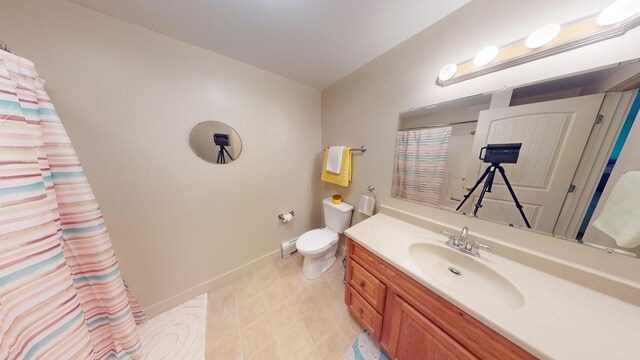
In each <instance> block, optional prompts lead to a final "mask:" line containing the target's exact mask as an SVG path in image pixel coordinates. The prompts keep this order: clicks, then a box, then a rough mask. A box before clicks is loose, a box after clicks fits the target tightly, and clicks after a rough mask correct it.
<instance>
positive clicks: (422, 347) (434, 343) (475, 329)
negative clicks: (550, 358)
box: [345, 238, 535, 360]
mask: <svg viewBox="0 0 640 360" xmlns="http://www.w3.org/2000/svg"><path fill="white" fill-rule="evenodd" d="M346 278H347V283H346V285H345V286H346V288H345V302H346V304H347V306H348V307H349V310H350V311H351V313H352V314H353V315H354V316H355V317H356V318H357V319H358V320H359V321H360V323H361V324H362V326H363V327H365V328H366V329H367V330H368V331H369V332H370V333H371V335H372V337H373V338H375V339H376V340H378V341H379V342H380V345H381V346H382V347H383V348H384V349H385V351H386V352H387V353H388V354H389V355H390V356H391V358H392V359H398V360H416V359H425V360H441V359H461V360H467V359H491V360H493V359H501V360H502V359H505V360H507V359H535V357H534V356H532V355H531V354H529V353H528V352H526V351H524V350H523V349H522V348H520V347H519V346H517V345H515V344H513V343H512V342H510V341H509V340H507V339H506V338H504V337H503V336H501V335H500V334H498V333H496V332H495V331H493V330H492V329H490V328H488V327H486V326H485V325H483V324H482V323H480V322H479V321H478V320H476V319H474V318H473V317H471V316H470V315H468V314H467V313H465V312H464V311H462V310H460V309H458V308H457V307H456V306H454V305H453V304H451V303H449V302H448V301H447V300H445V299H443V298H442V297H440V296H439V295H437V294H436V293H434V292H433V291H431V290H429V289H427V288H426V287H425V286H423V285H421V284H420V283H418V282H417V281H415V280H413V279H412V278H410V277H409V276H407V275H406V274H404V273H403V272H401V271H399V270H397V269H396V268H394V267H393V266H391V265H390V264H388V263H387V262H386V261H384V260H382V259H381V258H379V257H378V256H376V255H375V254H373V253H371V252H370V251H368V250H366V249H365V248H363V247H362V246H360V245H359V244H357V243H356V242H354V241H353V240H351V239H348V238H347V270H346Z"/></svg>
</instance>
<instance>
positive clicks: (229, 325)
mask: <svg viewBox="0 0 640 360" xmlns="http://www.w3.org/2000/svg"><path fill="white" fill-rule="evenodd" d="M239 332H240V324H239V323H238V315H237V314H235V313H230V314H227V315H225V316H224V317H222V319H220V320H218V321H214V322H209V323H208V324H207V336H206V338H207V345H217V344H219V343H222V342H223V341H225V340H227V339H228V338H230V337H232V336H234V335H238V334H239Z"/></svg>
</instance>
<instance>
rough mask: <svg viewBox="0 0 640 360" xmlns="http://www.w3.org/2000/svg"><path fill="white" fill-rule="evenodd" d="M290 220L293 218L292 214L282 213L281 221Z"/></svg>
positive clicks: (286, 221)
mask: <svg viewBox="0 0 640 360" xmlns="http://www.w3.org/2000/svg"><path fill="white" fill-rule="evenodd" d="M291 220H293V215H291V214H290V213H286V214H284V215H282V223H284V224H286V223H288V222H289V221H291Z"/></svg>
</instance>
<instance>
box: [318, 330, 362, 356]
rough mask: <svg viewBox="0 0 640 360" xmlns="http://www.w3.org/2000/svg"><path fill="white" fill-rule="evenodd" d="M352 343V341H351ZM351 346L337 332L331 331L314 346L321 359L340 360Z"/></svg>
mask: <svg viewBox="0 0 640 360" xmlns="http://www.w3.org/2000/svg"><path fill="white" fill-rule="evenodd" d="M352 341H353V340H352ZM349 345H351V343H350V342H348V341H347V339H346V338H345V337H344V336H343V335H342V333H341V332H339V331H331V332H329V333H328V334H326V335H325V336H324V337H323V338H322V339H320V341H319V342H318V343H317V344H316V347H317V348H318V354H319V355H320V358H321V359H327V360H340V359H342V355H344V353H345V352H346V351H347V349H348V348H349Z"/></svg>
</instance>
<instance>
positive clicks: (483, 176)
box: [456, 168, 489, 211]
mask: <svg viewBox="0 0 640 360" xmlns="http://www.w3.org/2000/svg"><path fill="white" fill-rule="evenodd" d="M487 175H489V168H487V169H486V170H485V171H484V174H482V176H480V178H479V179H478V181H476V184H475V185H473V187H472V188H471V190H469V192H468V193H467V195H465V196H464V200H462V201H461V202H460V204H459V205H458V207H457V208H456V211H458V210H460V208H461V207H462V205H464V203H465V201H467V199H468V198H469V197H471V194H473V192H474V191H476V188H477V187H478V185H480V184H482V180H484V178H486V177H487Z"/></svg>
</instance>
